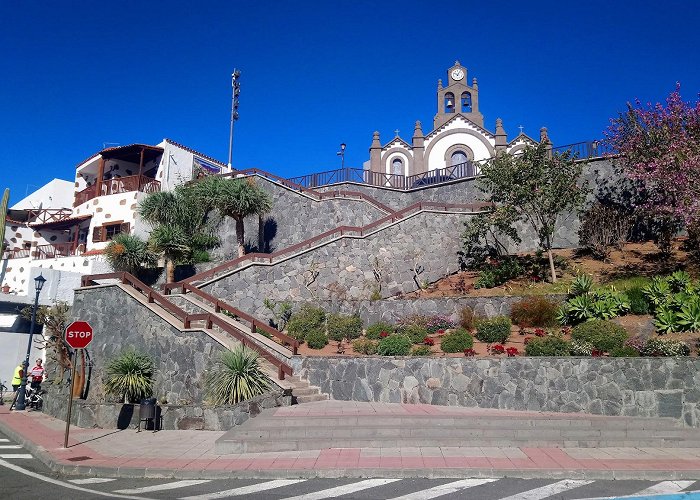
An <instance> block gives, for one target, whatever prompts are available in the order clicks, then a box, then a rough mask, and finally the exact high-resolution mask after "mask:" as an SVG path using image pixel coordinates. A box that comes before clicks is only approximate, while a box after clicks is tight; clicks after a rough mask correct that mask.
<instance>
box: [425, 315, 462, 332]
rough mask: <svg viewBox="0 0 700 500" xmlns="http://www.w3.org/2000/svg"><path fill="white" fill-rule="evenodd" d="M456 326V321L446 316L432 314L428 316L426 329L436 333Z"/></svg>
mask: <svg viewBox="0 0 700 500" xmlns="http://www.w3.org/2000/svg"><path fill="white" fill-rule="evenodd" d="M455 326H457V325H455V323H454V321H452V320H451V319H449V318H446V317H445V316H431V317H430V318H428V322H427V323H426V325H425V329H426V330H428V333H435V332H437V331H438V330H449V329H450V328H454V327H455Z"/></svg>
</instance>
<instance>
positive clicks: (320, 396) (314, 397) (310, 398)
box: [292, 391, 328, 404]
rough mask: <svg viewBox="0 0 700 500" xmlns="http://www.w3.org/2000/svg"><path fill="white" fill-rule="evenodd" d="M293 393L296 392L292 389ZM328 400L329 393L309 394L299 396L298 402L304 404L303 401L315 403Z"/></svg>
mask: <svg viewBox="0 0 700 500" xmlns="http://www.w3.org/2000/svg"><path fill="white" fill-rule="evenodd" d="M292 394H294V392H293V391H292ZM327 400H328V394H322V393H319V394H310V395H308V396H297V398H296V402H297V404H303V403H315V402H316V401H327Z"/></svg>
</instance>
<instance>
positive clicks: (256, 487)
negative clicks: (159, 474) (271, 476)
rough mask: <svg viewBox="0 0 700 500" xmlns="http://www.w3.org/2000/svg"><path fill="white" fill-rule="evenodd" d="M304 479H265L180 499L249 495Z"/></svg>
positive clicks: (200, 499)
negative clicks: (238, 486)
mask: <svg viewBox="0 0 700 500" xmlns="http://www.w3.org/2000/svg"><path fill="white" fill-rule="evenodd" d="M302 481H306V479H275V480H274V481H267V482H264V483H258V484H251V485H250V486H241V487H240V488H234V489H232V490H226V491H217V492H215V493H205V494H204V495H195V496H191V497H184V498H181V499H180V500H213V499H215V498H227V497H235V496H240V495H251V494H253V493H257V492H259V491H267V490H273V489H275V488H281V487H282V486H287V485H290V484H295V483H300V482H302Z"/></svg>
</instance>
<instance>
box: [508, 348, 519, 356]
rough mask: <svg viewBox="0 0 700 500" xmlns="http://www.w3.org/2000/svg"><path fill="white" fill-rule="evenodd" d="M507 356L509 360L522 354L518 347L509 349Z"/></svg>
mask: <svg viewBox="0 0 700 500" xmlns="http://www.w3.org/2000/svg"><path fill="white" fill-rule="evenodd" d="M506 354H507V355H508V357H509V358H512V357H513V356H517V355H518V354H520V351H518V348H517V347H509V348H508V349H506Z"/></svg>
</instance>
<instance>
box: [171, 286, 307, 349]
mask: <svg viewBox="0 0 700 500" xmlns="http://www.w3.org/2000/svg"><path fill="white" fill-rule="evenodd" d="M175 288H180V289H181V290H182V293H187V292H192V293H193V294H195V295H197V296H198V297H200V298H201V299H203V300H205V301H207V302H209V303H210V304H212V305H213V306H214V311H216V312H217V313H218V312H221V310H224V311H226V312H228V313H229V314H232V315H234V316H236V317H237V318H238V319H239V320H243V321H244V322H246V323H248V324H249V325H250V331H251V332H256V331H257V330H258V329H259V330H262V331H263V332H265V333H267V334H268V335H271V336H273V337H275V338H276V339H278V340H279V341H280V343H282V345H288V346H289V347H290V348H291V349H292V354H297V351H298V349H299V341H298V340H296V339H295V338H292V337H290V336H288V335H285V334H284V333H282V332H280V331H279V330H277V329H276V328H273V327H271V326H270V325H268V324H267V323H265V322H262V321H260V320H259V319H257V318H254V317H253V316H251V315H250V314H248V313H245V312H243V311H241V310H240V309H237V308H235V307H233V306H232V305H231V304H228V303H226V302H224V301H223V300H220V299H217V298H216V297H214V296H212V295H209V294H208V293H206V292H204V291H203V290H200V289H199V288H197V287H196V286H194V285H190V284H189V283H168V284H166V285H165V286H164V290H165V294H166V295H168V294H169V293H170V292H171V291H172V290H173V289H175Z"/></svg>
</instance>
